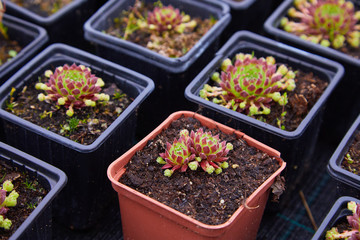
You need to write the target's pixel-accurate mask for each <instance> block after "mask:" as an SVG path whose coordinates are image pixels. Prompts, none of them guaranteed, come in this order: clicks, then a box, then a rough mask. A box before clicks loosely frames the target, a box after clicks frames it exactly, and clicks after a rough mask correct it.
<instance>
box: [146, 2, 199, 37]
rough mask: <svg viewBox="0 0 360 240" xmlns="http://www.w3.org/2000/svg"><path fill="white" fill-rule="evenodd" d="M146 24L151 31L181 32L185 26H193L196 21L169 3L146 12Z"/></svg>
mask: <svg viewBox="0 0 360 240" xmlns="http://www.w3.org/2000/svg"><path fill="white" fill-rule="evenodd" d="M147 26H148V28H149V29H150V30H151V31H154V32H158V33H162V32H164V31H171V30H174V31H176V32H179V33H182V32H184V30H185V29H186V28H194V27H195V26H196V21H194V20H191V18H190V16H189V15H185V14H183V13H181V12H180V10H179V9H178V8H174V7H173V6H171V5H169V6H159V7H155V8H154V10H153V11H152V12H148V16H147Z"/></svg>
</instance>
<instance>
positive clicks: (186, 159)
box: [156, 128, 233, 177]
mask: <svg viewBox="0 0 360 240" xmlns="http://www.w3.org/2000/svg"><path fill="white" fill-rule="evenodd" d="M232 149H233V146H232V144H231V143H226V142H225V141H221V140H220V139H219V135H216V136H213V135H212V134H211V132H204V130H203V129H202V128H200V129H198V130H197V131H196V132H194V131H191V133H190V134H189V131H188V130H186V129H183V130H181V131H180V138H179V139H174V141H173V143H172V144H171V143H169V142H167V143H166V150H165V152H164V153H160V157H158V158H157V160H156V161H157V162H158V163H160V164H164V166H163V167H162V169H166V170H165V172H164V175H165V176H168V177H170V176H171V175H172V174H173V173H174V171H176V170H179V171H180V172H185V171H186V170H187V168H188V167H189V168H190V169H191V170H193V171H195V170H196V169H197V168H198V166H201V168H202V169H203V170H204V171H205V172H207V173H209V174H211V173H213V172H214V171H215V173H217V174H219V173H221V172H222V169H223V168H227V167H228V166H229V165H228V163H227V162H226V160H227V159H228V157H226V155H227V154H228V152H229V151H230V150H232ZM170 168H171V169H170Z"/></svg>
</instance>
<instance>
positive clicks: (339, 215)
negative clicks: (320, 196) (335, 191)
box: [312, 196, 360, 240]
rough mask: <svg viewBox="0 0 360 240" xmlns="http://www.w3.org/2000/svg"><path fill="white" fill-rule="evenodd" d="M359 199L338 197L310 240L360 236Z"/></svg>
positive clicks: (333, 239) (331, 239)
mask: <svg viewBox="0 0 360 240" xmlns="http://www.w3.org/2000/svg"><path fill="white" fill-rule="evenodd" d="M359 224H360V201H359V199H357V198H353V197H348V196H346V197H340V198H339V199H338V200H337V201H336V202H335V203H334V205H333V206H332V208H331V209H330V211H329V213H328V214H327V216H326V217H325V218H324V220H323V222H322V223H321V225H320V227H319V228H318V230H317V231H316V233H315V234H314V236H313V237H312V240H320V239H326V240H336V239H358V238H359V236H360V232H359V231H360V229H359Z"/></svg>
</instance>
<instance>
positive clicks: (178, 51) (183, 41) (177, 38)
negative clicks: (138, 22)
mask: <svg viewBox="0 0 360 240" xmlns="http://www.w3.org/2000/svg"><path fill="white" fill-rule="evenodd" d="M153 9H154V5H153V4H144V3H143V2H141V4H135V5H134V6H133V7H132V8H131V9H129V10H127V11H123V12H122V13H121V15H120V16H119V17H118V18H115V19H111V20H110V21H111V22H110V27H109V28H108V29H106V30H105V32H106V33H107V34H110V35H112V36H115V37H118V38H121V39H125V40H127V41H131V42H133V43H136V44H139V45H141V46H143V47H147V48H149V49H151V50H152V51H155V52H157V53H159V54H161V55H164V56H167V57H172V58H177V57H181V56H183V55H185V54H186V53H187V52H188V51H189V50H190V49H191V48H192V47H193V46H194V45H195V44H196V43H197V42H198V41H199V40H200V38H202V37H203V36H204V35H205V33H206V32H207V31H209V30H210V28H211V27H212V26H213V25H214V24H215V23H216V22H217V20H216V19H215V18H213V17H211V18H209V19H201V18H199V17H196V18H191V19H192V20H195V21H196V23H197V25H196V27H195V28H194V29H193V30H190V29H185V31H184V32H183V33H177V32H175V31H165V32H163V33H162V34H161V35H156V34H150V33H149V32H148V31H143V30H141V29H138V30H135V31H134V32H132V34H130V35H128V36H127V37H125V29H126V27H127V22H128V20H129V14H130V13H132V11H133V12H136V14H135V15H136V16H139V15H141V16H143V17H146V16H147V13H148V12H149V11H152V10H153ZM185 14H186V12H185Z"/></svg>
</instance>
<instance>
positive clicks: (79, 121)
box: [2, 75, 133, 145]
mask: <svg viewBox="0 0 360 240" xmlns="http://www.w3.org/2000/svg"><path fill="white" fill-rule="evenodd" d="M41 77H42V80H41V81H42V82H45V77H44V76H43V75H42V76H41ZM104 80H105V81H106V79H104ZM35 84H36V82H32V83H31V84H29V85H28V86H26V87H25V88H23V89H17V92H15V94H14V96H13V97H11V99H8V100H7V101H6V103H5V105H4V106H2V108H3V109H5V110H7V111H8V112H11V113H13V114H15V115H16V116H18V117H21V118H23V119H24V120H27V121H30V122H32V123H34V124H36V125H38V126H41V127H43V128H45V129H47V130H49V131H52V132H54V133H57V134H59V135H61V136H64V137H67V138H69V139H70V140H72V141H75V142H78V143H80V144H84V145H89V144H91V143H92V142H94V141H95V140H96V139H97V138H98V137H99V136H100V135H101V133H103V132H104V131H105V130H106V129H107V128H108V127H109V126H110V124H112V123H113V122H114V121H115V120H116V119H117V118H118V117H119V115H120V114H121V113H122V112H123V111H124V110H125V109H126V108H127V107H128V106H129V105H130V104H131V102H132V101H133V99H131V98H130V97H129V96H127V95H126V93H124V92H123V91H122V90H121V89H119V88H118V87H117V86H116V85H115V84H113V83H112V84H106V85H105V87H103V90H102V91H101V92H102V93H106V94H108V95H110V101H109V102H108V104H106V105H104V104H101V103H97V104H96V106H95V107H84V108H81V109H74V115H73V116H72V117H68V116H67V115H66V110H67V109H66V108H65V107H63V106H61V107H59V106H58V105H56V104H54V103H47V102H46V101H43V102H41V101H39V100H38V99H37V96H38V94H39V93H42V92H43V91H40V90H37V89H35Z"/></svg>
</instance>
